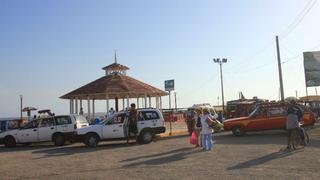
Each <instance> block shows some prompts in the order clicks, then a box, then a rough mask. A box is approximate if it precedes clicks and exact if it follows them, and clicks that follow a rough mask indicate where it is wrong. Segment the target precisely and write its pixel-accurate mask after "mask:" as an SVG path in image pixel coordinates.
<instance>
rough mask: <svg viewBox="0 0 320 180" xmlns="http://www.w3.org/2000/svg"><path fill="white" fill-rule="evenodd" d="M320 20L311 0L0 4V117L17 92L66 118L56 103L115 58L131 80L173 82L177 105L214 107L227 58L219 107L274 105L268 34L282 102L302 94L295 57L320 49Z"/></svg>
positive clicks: (14, 112) (0, 0) (15, 109)
mask: <svg viewBox="0 0 320 180" xmlns="http://www.w3.org/2000/svg"><path fill="white" fill-rule="evenodd" d="M319 17H320V3H319V2H318V1H317V0H282V1H278V0H241V1H235V0H224V1H221V0H220V1H219V0H199V1H194V0H161V1H160V0H158V1H157V0H155V1H148V0H135V1H130V0H120V1H119V0H108V1H102V0H90V1H89V0H67V1H65V0H56V1H49V0H28V1H21V0H0V27H1V28H0V117H12V116H19V114H20V99H19V95H20V94H22V95H23V106H33V107H37V108H39V109H46V108H49V109H51V110H52V111H53V112H55V113H56V114H66V113H69V102H68V101H67V100H62V99H59V97H60V96H62V95H64V94H66V93H68V92H70V91H72V90H74V89H76V88H79V87H81V86H83V85H85V84H87V83H89V82H91V81H93V80H95V79H98V78H100V77H102V76H104V73H105V72H104V71H103V70H102V69H101V68H102V67H104V66H106V65H109V64H111V63H113V62H114V51H115V50H117V55H118V63H120V64H123V65H126V66H128V67H129V68H130V70H129V71H128V72H127V73H128V75H129V76H131V77H133V78H136V79H139V80H141V81H144V82H146V83H148V84H150V85H153V86H155V87H158V88H160V89H164V81H165V80H168V79H174V80H175V92H176V94H177V104H178V107H189V106H191V105H193V104H195V103H211V104H213V105H218V104H220V105H221V87H220V72H219V65H218V64H216V63H214V62H213V58H227V59H228V62H227V63H225V64H223V67H222V68H223V81H224V95H225V101H229V100H234V99H237V98H238V97H239V95H238V93H239V92H240V91H241V92H243V94H244V96H245V97H246V98H252V97H253V96H257V97H258V98H263V99H269V100H278V99H279V74H278V66H277V56H276V45H275V36H276V35H279V38H280V52H281V61H282V62H283V63H282V73H283V83H284V94H285V97H289V96H295V95H296V91H297V93H298V96H305V94H306V88H305V77H304V69H303V56H302V53H303V52H304V51H317V50H320V36H319V32H320V24H319V23H318V21H319ZM308 92H309V94H315V93H316V90H315V88H309V90H308ZM163 106H164V107H167V106H168V97H164V98H163ZM104 109H105V102H97V110H96V111H104Z"/></svg>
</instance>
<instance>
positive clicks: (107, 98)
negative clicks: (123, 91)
mask: <svg viewBox="0 0 320 180" xmlns="http://www.w3.org/2000/svg"><path fill="white" fill-rule="evenodd" d="M106 106H107V116H109V96H108V94H106Z"/></svg>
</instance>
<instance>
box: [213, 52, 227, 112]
mask: <svg viewBox="0 0 320 180" xmlns="http://www.w3.org/2000/svg"><path fill="white" fill-rule="evenodd" d="M227 61H228V59H227V58H222V59H220V58H214V59H213V62H215V63H219V65H220V78H221V94H222V111H223V112H224V94H223V77H222V64H223V63H226V62H227ZM223 112H222V114H223Z"/></svg>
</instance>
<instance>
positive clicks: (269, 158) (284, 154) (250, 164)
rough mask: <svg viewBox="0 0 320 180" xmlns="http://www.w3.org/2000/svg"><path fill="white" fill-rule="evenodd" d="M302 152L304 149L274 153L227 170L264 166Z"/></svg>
mask: <svg viewBox="0 0 320 180" xmlns="http://www.w3.org/2000/svg"><path fill="white" fill-rule="evenodd" d="M302 151H303V149H298V150H295V151H279V152H274V153H271V154H268V155H265V156H262V157H260V158H257V159H252V160H249V161H246V162H243V163H239V164H237V165H235V166H232V167H229V168H227V170H235V169H245V168H251V167H253V166H258V165H261V164H264V163H266V162H268V161H272V160H274V159H281V158H284V157H287V156H291V155H293V154H295V153H299V152H302Z"/></svg>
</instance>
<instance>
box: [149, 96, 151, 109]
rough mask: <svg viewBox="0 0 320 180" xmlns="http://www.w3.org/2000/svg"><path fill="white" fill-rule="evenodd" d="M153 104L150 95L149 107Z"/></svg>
mask: <svg viewBox="0 0 320 180" xmlns="http://www.w3.org/2000/svg"><path fill="white" fill-rule="evenodd" d="M151 106H152V104H151V96H149V108H151Z"/></svg>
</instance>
